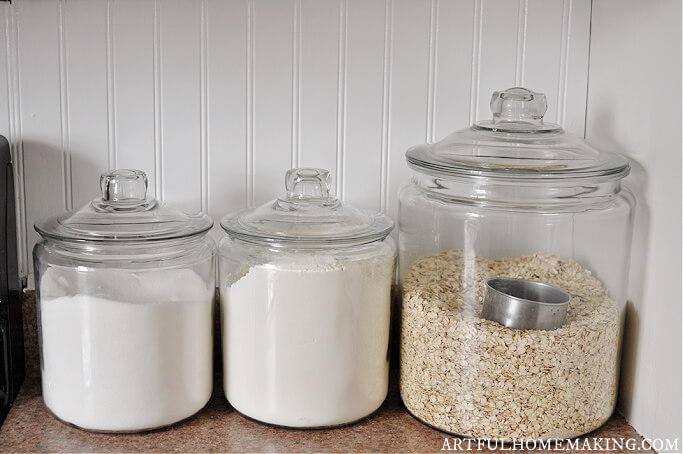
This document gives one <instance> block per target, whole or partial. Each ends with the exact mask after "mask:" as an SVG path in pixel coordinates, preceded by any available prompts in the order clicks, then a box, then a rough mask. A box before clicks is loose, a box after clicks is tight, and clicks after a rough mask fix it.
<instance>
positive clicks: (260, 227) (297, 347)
mask: <svg viewBox="0 0 683 454" xmlns="http://www.w3.org/2000/svg"><path fill="white" fill-rule="evenodd" d="M285 185H286V190H287V192H286V194H285V195H284V196H283V197H281V198H278V199H276V200H273V201H271V202H269V203H267V204H265V205H263V206H261V207H258V208H256V209H253V210H242V211H239V212H236V213H233V214H231V215H228V216H226V217H225V218H224V219H223V221H222V223H221V226H222V227H223V229H224V230H225V231H226V232H227V234H228V235H227V237H225V238H223V240H221V243H220V248H219V251H220V252H219V254H220V260H221V262H220V275H221V286H220V293H221V322H222V333H223V368H224V371H223V372H224V373H223V377H224V383H223V384H224V389H225V395H226V397H227V399H228V401H229V402H230V404H231V405H232V406H233V407H234V408H235V409H236V410H237V411H238V412H240V413H242V414H244V415H246V416H248V417H250V418H252V419H255V420H258V421H261V422H265V423H269V424H274V425H278V426H287V427H297V428H312V427H329V426H338V425H343V424H349V423H352V422H354V421H357V420H359V419H361V418H364V417H366V416H368V415H369V414H371V413H372V412H374V411H375V410H376V409H377V408H379V406H380V405H381V404H382V402H383V401H384V399H385V397H386V395H387V384H388V375H389V352H388V349H389V320H390V302H391V287H392V283H393V281H394V261H395V247H394V244H393V242H392V240H391V239H390V238H388V235H389V233H390V232H391V230H392V228H393V226H394V223H393V221H391V220H390V219H389V218H388V217H386V216H384V215H382V214H380V213H372V212H367V211H362V210H359V209H356V208H354V207H352V206H349V205H347V204H344V203H342V202H341V201H339V200H338V199H337V198H335V197H333V196H331V195H330V184H329V172H328V171H326V170H321V169H292V170H290V171H288V172H287V175H286V177H285Z"/></svg>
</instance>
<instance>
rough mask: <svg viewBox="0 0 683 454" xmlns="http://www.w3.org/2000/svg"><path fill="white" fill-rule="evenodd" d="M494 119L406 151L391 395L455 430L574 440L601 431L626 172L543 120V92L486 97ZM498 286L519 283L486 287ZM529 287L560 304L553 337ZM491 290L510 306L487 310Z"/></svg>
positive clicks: (544, 303) (609, 379) (615, 323)
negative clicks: (397, 392) (397, 364)
mask: <svg viewBox="0 0 683 454" xmlns="http://www.w3.org/2000/svg"><path fill="white" fill-rule="evenodd" d="M491 109H492V111H493V119H491V120H487V121H480V122H477V123H475V124H474V125H472V126H471V127H470V128H467V129H463V130H460V131H457V132H455V133H453V134H451V135H450V136H448V137H446V138H445V139H443V140H441V141H440V142H436V143H433V144H425V145H418V146H416V147H413V148H411V149H409V150H408V152H407V153H406V159H407V162H408V165H409V166H410V168H411V169H412V170H413V173H412V177H411V179H410V180H409V181H408V182H407V183H406V184H405V185H404V186H403V188H402V189H401V191H400V195H399V200H400V208H399V222H398V225H399V267H400V269H399V275H400V281H401V286H402V295H403V299H402V307H401V321H402V323H401V344H400V355H401V379H400V383H401V385H400V387H401V397H402V399H403V402H404V403H405V405H406V407H407V408H408V410H409V411H410V412H411V413H412V414H413V415H414V416H415V417H417V418H418V419H420V420H422V421H423V422H425V423H426V424H429V425H430V426H433V427H436V428H438V429H441V430H444V431H446V432H450V433H453V434H457V435H461V436H466V437H475V438H497V439H505V440H507V441H513V440H515V439H551V438H568V437H575V436H579V435H582V434H585V433H587V432H590V431H592V430H594V429H596V428H598V427H599V426H601V425H602V424H603V423H604V422H606V421H607V419H608V418H609V417H610V415H611V414H612V412H613V410H614V406H615V401H616V396H617V384H618V377H619V357H620V345H621V334H622V326H623V314H624V306H625V302H626V283H627V277H628V266H629V255H630V247H631V246H630V245H631V236H632V226H633V221H632V219H633V208H634V198H633V196H632V195H631V193H630V192H629V191H628V190H627V189H624V188H623V187H622V180H623V178H624V177H626V176H627V175H628V173H629V170H630V167H629V163H628V161H627V160H626V158H624V157H623V156H620V155H618V154H614V153H609V152H604V151H600V150H597V149H595V148H594V147H592V146H591V145H590V144H588V143H587V142H586V141H585V140H583V139H582V138H580V137H577V136H574V135H572V134H569V133H567V132H565V131H564V130H563V129H562V128H561V127H560V126H558V125H555V124H550V123H546V122H544V121H543V115H544V114H545V111H546V99H545V96H544V95H543V94H541V93H535V92H533V91H530V90H527V89H524V88H511V89H508V90H505V91H501V92H495V93H494V94H493V97H492V100H491ZM494 278H499V279H496V280H494V281H495V282H497V283H500V282H506V280H508V281H509V280H510V279H508V278H514V279H512V281H514V282H515V286H513V287H511V286H507V287H505V286H503V287H497V288H493V287H491V282H494V281H491V279H494ZM501 278H502V280H501ZM487 282H488V283H489V284H488V285H487ZM539 282H540V283H542V284H546V285H548V288H553V289H555V290H556V291H557V292H561V293H559V294H560V295H567V294H568V297H567V299H568V300H569V303H568V306H566V307H565V311H566V314H565V315H564V316H563V319H562V320H561V321H560V323H559V324H558V325H557V326H553V327H552V328H548V327H543V325H542V324H539V323H537V322H538V320H537V319H536V317H537V315H535V314H537V313H541V312H543V311H552V310H555V308H554V307H551V306H552V304H553V303H554V302H553V301H550V299H548V298H549V297H548V296H547V295H548V294H534V293H533V292H527V290H524V289H527V288H531V287H532V286H533V285H538V283H539ZM517 284H520V285H519V286H517ZM519 288H522V289H523V290H519ZM493 296H497V297H498V299H497V300H495V301H496V302H497V303H496V304H507V306H506V307H503V308H502V309H501V308H498V309H499V310H498V312H495V311H493V312H491V311H488V312H487V311H483V309H484V306H485V305H486V304H488V303H489V302H490V301H494V299H493ZM501 301H502V303H501ZM492 304H493V303H492ZM521 304H526V305H527V306H526V307H527V308H526V309H525V310H526V312H520V309H519V308H520V305H521ZM565 304H566V301H565ZM529 308H530V309H529ZM536 309H538V310H536ZM501 311H502V312H501ZM505 311H507V312H505ZM515 311H517V312H515ZM487 313H497V314H501V313H504V314H507V315H505V316H499V318H496V317H490V316H487V315H486V314H487ZM508 316H509V317H513V316H514V317H517V322H520V321H521V322H522V323H517V324H512V323H508V322H509V320H511V318H509V317H508ZM505 317H508V318H505Z"/></svg>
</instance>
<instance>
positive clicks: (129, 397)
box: [33, 170, 216, 432]
mask: <svg viewBox="0 0 683 454" xmlns="http://www.w3.org/2000/svg"><path fill="white" fill-rule="evenodd" d="M100 185H101V188H102V197H101V198H97V199H95V200H93V201H92V202H91V203H88V204H87V205H85V206H83V207H81V208H78V209H75V210H73V211H69V212H67V213H64V214H62V215H59V216H55V217H52V218H49V219H47V220H45V221H43V222H40V223H38V224H36V225H35V229H36V230H37V231H38V233H40V235H41V236H42V237H43V239H42V241H41V242H40V243H38V244H37V245H36V246H35V248H34V250H33V259H34V266H35V277H36V294H37V304H38V328H39V331H38V332H39V339H40V348H41V374H42V389H43V400H44V402H45V405H46V407H47V408H48V409H49V410H50V412H51V413H52V414H53V415H54V416H55V417H57V418H58V419H60V420H61V421H63V422H65V423H68V424H71V425H74V426H77V427H80V428H82V429H87V430H94V431H107V432H110V431H111V432H137V431H144V430H150V429H156V428H160V427H164V426H168V425H171V424H174V423H176V422H178V421H181V420H183V419H185V418H188V417H190V416H192V415H194V414H195V413H197V412H198V411H199V410H201V409H202V408H203V407H204V405H205V404H206V403H207V402H208V400H209V398H210V396H211V392H212V383H213V361H212V355H213V343H212V342H213V333H212V327H213V324H212V314H213V300H214V295H215V250H216V247H215V243H214V242H213V240H211V238H210V237H208V236H207V235H206V232H207V231H208V230H209V229H210V228H211V226H212V225H213V221H212V220H211V218H209V217H208V216H206V215H203V214H198V215H187V214H184V213H182V212H180V211H178V210H175V209H173V208H170V207H167V206H165V205H163V204H161V203H160V202H158V201H156V200H155V199H153V198H150V197H147V195H146V190H147V177H146V175H145V174H144V172H141V171H139V170H114V171H110V172H107V173H104V174H103V175H102V176H101V179H100Z"/></svg>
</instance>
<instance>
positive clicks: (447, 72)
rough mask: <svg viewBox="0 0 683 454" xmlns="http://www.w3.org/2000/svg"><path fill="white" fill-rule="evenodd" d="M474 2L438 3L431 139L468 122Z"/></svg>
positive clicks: (446, 133) (439, 0) (473, 0)
mask: <svg viewBox="0 0 683 454" xmlns="http://www.w3.org/2000/svg"><path fill="white" fill-rule="evenodd" d="M475 3H476V2H475V0H467V1H458V2H450V1H444V0H437V5H438V15H437V17H436V24H437V29H436V37H435V42H434V45H435V46H436V52H435V60H436V62H435V63H436V67H435V80H434V84H435V95H434V118H433V122H434V139H435V140H440V139H442V138H444V137H445V136H446V135H448V134H450V133H451V132H453V131H454V130H455V129H457V128H463V127H465V126H467V125H468V124H469V121H470V88H471V79H472V71H471V69H470V68H471V63H472V52H473V46H472V43H473V41H474V40H473V39H472V38H473V36H474V29H475V26H474V25H475V21H474V19H475V12H476V10H475Z"/></svg>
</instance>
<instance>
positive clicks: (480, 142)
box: [406, 87, 630, 181]
mask: <svg viewBox="0 0 683 454" xmlns="http://www.w3.org/2000/svg"><path fill="white" fill-rule="evenodd" d="M546 109H547V104H546V99H545V95H544V94H543V93H535V92H533V91H531V90H527V89H526V88H520V87H515V88H509V89H507V90H504V91H500V92H498V91H497V92H494V93H493V96H492V98H491V111H492V112H493V118H492V119H491V120H485V121H479V122H477V123H475V124H474V125H472V126H471V127H470V128H468V129H463V130H460V131H456V132H454V133H453V134H451V135H449V136H448V137H446V138H445V139H443V140H441V141H439V142H436V143H431V144H423V145H417V146H415V147H412V148H411V149H409V150H408V151H407V152H406V160H407V161H408V165H409V166H410V167H412V168H413V169H415V170H417V171H419V172H422V173H427V174H430V175H435V176H455V177H458V176H461V177H486V178H493V179H499V180H533V181H543V180H549V181H555V180H557V179H563V178H566V179H577V178H593V177H598V178H600V179H619V178H623V177H625V176H626V175H628V173H629V171H630V167H629V163H628V160H627V159H626V158H624V157H622V156H620V155H617V154H614V153H609V152H604V151H600V150H597V149H595V148H593V147H592V146H591V145H590V144H589V143H588V142H586V141H585V140H584V139H582V138H580V137H578V136H575V135H573V134H569V133H567V132H565V131H564V130H563V129H562V128H561V127H560V126H559V125H556V124H552V123H545V122H544V121H543V115H545V112H546Z"/></svg>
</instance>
